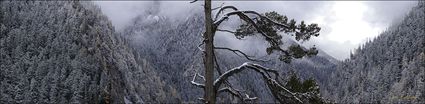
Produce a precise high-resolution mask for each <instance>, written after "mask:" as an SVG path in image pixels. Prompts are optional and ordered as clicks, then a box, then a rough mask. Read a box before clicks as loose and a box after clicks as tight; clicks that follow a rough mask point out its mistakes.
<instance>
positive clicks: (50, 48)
mask: <svg viewBox="0 0 425 104" xmlns="http://www.w3.org/2000/svg"><path fill="white" fill-rule="evenodd" d="M0 5H1V6H0V30H1V31H0V33H1V35H0V57H1V58H0V69H1V73H0V83H1V84H0V103H64V104H65V103H89V102H90V103H107V102H110V103H124V102H125V101H132V102H159V101H173V99H169V98H165V96H171V93H169V92H173V89H171V88H170V87H166V86H167V85H166V84H165V83H164V82H163V81H161V80H160V78H159V77H158V75H157V74H156V73H155V71H152V70H153V67H151V65H150V64H149V62H147V61H145V60H143V59H142V58H138V57H135V56H134V53H133V52H132V49H131V48H129V47H128V46H127V43H126V42H125V41H124V40H123V38H122V37H121V36H120V35H117V34H116V33H115V31H114V27H113V26H112V25H111V23H110V21H109V20H108V19H107V17H106V16H104V15H103V14H102V13H101V11H100V9H99V8H98V7H97V6H95V5H94V4H92V3H91V2H71V1H70V2H68V1H49V2H43V1H1V2H0Z"/></svg>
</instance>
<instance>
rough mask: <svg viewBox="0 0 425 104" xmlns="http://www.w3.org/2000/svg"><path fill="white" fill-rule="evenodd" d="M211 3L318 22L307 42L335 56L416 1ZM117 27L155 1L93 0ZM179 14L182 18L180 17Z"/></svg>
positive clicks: (177, 8)
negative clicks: (318, 32)
mask: <svg viewBox="0 0 425 104" xmlns="http://www.w3.org/2000/svg"><path fill="white" fill-rule="evenodd" d="M213 3H214V4H213V6H219V5H221V4H222V3H224V5H235V6H237V7H238V8H239V9H240V10H256V11H258V12H267V11H276V12H278V13H280V14H284V15H287V16H288V18H293V19H295V20H305V22H306V23H318V24H319V26H320V27H322V30H321V32H320V36H319V37H315V38H313V39H312V40H310V41H309V42H306V43H304V44H305V45H307V46H311V45H313V44H315V45H316V46H317V47H318V48H320V49H322V50H323V51H325V52H326V53H328V54H329V55H331V56H333V57H335V58H337V59H340V60H342V59H345V58H347V57H348V56H349V52H350V50H353V49H354V48H357V47H358V46H359V45H361V44H362V43H364V42H365V41H366V40H368V39H373V38H374V37H376V36H378V35H379V33H381V32H382V31H384V30H385V29H386V28H387V27H388V26H389V25H390V24H392V23H393V22H398V21H400V19H401V18H402V17H403V16H405V15H406V14H407V12H408V11H409V10H410V9H411V7H413V6H415V5H416V4H417V3H416V1H217V2H213ZM96 4H98V5H100V6H101V8H102V11H103V12H104V13H105V14H106V15H107V16H108V17H109V18H110V19H111V20H112V23H113V24H114V26H115V27H116V29H117V30H118V31H120V30H122V29H123V28H124V27H125V26H126V25H127V24H128V23H129V22H130V20H131V19H132V18H134V17H136V16H137V15H138V14H141V13H143V12H144V10H146V9H149V8H152V6H151V5H154V4H155V3H154V1H96ZM201 4H202V1H201V2H197V3H194V4H190V3H189V2H188V1H160V5H159V6H156V7H155V8H159V9H160V13H159V15H164V16H169V17H175V18H174V19H176V20H180V19H184V17H186V16H184V14H188V13H190V12H194V11H197V10H202V6H201ZM180 17H182V18H180Z"/></svg>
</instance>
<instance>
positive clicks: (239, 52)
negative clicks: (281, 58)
mask: <svg viewBox="0 0 425 104" xmlns="http://www.w3.org/2000/svg"><path fill="white" fill-rule="evenodd" d="M214 49H223V50H228V51H232V52H233V53H235V54H236V55H238V56H240V55H242V56H244V57H245V58H246V59H247V60H250V61H258V62H266V61H265V60H259V59H253V58H251V57H252V56H249V55H247V54H245V53H244V52H242V51H241V50H236V49H231V48H226V47H214Z"/></svg>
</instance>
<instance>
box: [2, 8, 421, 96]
mask: <svg viewBox="0 0 425 104" xmlns="http://www.w3.org/2000/svg"><path fill="white" fill-rule="evenodd" d="M153 4H155V5H161V4H160V3H159V2H156V3H153ZM187 5H193V4H190V3H187ZM424 8H425V6H424V2H423V1H420V2H419V3H418V6H416V7H415V8H413V9H412V11H411V12H410V13H409V14H408V15H406V17H405V18H404V19H403V20H401V22H400V23H398V24H394V25H393V26H391V27H389V28H388V29H387V30H386V31H384V32H383V33H382V34H381V35H380V36H378V37H377V38H376V39H373V40H371V41H369V42H367V43H365V44H364V45H362V46H361V47H359V48H358V49H356V50H355V51H353V53H352V55H351V57H350V59H348V60H344V61H337V60H335V59H334V58H333V57H331V56H329V55H327V54H326V53H325V52H323V51H322V50H320V49H317V51H318V54H317V55H315V56H311V57H303V58H301V56H303V55H297V54H292V55H293V57H298V56H300V58H299V59H297V60H291V63H289V64H287V63H284V62H282V60H280V59H279V58H280V57H281V55H280V54H276V53H274V54H270V55H266V56H261V55H260V53H261V54H263V53H265V54H267V52H264V51H265V50H267V48H269V47H268V46H269V45H268V43H267V42H266V43H264V44H263V43H261V42H258V41H252V40H254V39H255V38H259V37H256V35H253V34H251V33H256V32H258V31H256V30H250V28H246V27H249V26H250V25H247V24H244V25H241V27H238V28H239V31H238V30H235V31H233V32H239V33H243V34H237V35H231V36H229V37H232V38H234V37H236V40H237V39H238V38H240V39H242V40H241V41H242V42H245V43H243V45H241V46H250V47H256V49H250V48H245V49H237V48H235V50H242V51H243V52H246V54H247V55H253V56H260V57H255V58H254V57H250V58H252V59H259V60H263V59H265V60H266V61H265V62H261V61H259V62H255V63H257V64H256V65H261V66H263V67H267V68H270V69H274V70H275V71H276V72H277V73H278V75H279V77H277V78H276V81H277V82H278V83H279V85H282V86H283V87H285V88H287V89H288V90H291V92H293V93H298V94H302V93H306V92H310V93H311V94H310V95H315V96H309V97H307V98H308V99H310V101H312V102H310V103H316V102H314V101H317V100H318V98H317V97H316V96H323V97H325V98H328V99H331V100H332V101H334V102H337V103H418V102H419V103H421V102H424V100H423V99H425V98H424V97H425V95H424V93H423V92H425V91H424V89H423V88H424V82H425V77H424V70H425V69H424V66H425V65H424V63H425V62H424V60H425V55H424V50H425V49H424V47H425V42H424V39H425V37H424V34H425V32H424V30H425V27H424V26H425V24H424V22H425V21H424V20H425V18H424V17H425V16H424V11H425V9H424ZM140 11H143V14H141V15H138V16H137V17H136V18H133V19H132V20H131V24H129V25H128V26H126V27H125V28H124V30H123V31H122V32H117V31H115V27H114V25H113V24H111V22H110V20H109V19H108V17H107V16H105V15H104V14H103V13H102V11H101V10H100V7H99V6H97V5H95V4H93V3H92V2H91V1H5V0H3V1H0V103H2V104H3V103H4V104H9V103H60V104H62V103H65V104H67V103H118V104H122V103H127V104H132V103H136V104H137V103H202V101H201V100H198V98H200V97H203V92H204V91H203V89H201V88H198V87H196V86H193V85H192V83H191V81H192V80H193V78H194V77H196V80H195V81H196V82H202V81H203V79H202V78H200V77H199V76H197V75H203V74H205V73H204V71H203V70H202V69H204V65H203V60H202V57H203V56H202V51H201V50H199V49H198V46H199V43H202V41H203V40H202V36H201V34H202V33H203V32H204V28H202V27H204V26H205V17H204V15H203V13H202V10H193V11H191V12H188V13H189V14H187V15H184V16H180V17H179V18H181V19H182V20H178V21H176V20H175V19H174V17H173V16H170V15H162V14H160V13H158V12H160V10H158V8H156V7H152V8H150V9H146V10H140ZM261 15H263V16H268V17H280V19H281V20H285V18H283V17H281V16H278V15H277V13H273V12H269V13H265V14H261ZM272 15H274V16H272ZM250 16H251V15H250ZM257 19H259V18H257ZM273 19H278V18H273ZM287 22H290V20H288V21H287ZM258 23H259V22H258ZM263 23H264V24H263V25H264V28H263V29H269V28H268V27H267V26H268V25H267V24H269V23H268V22H263ZM259 24H262V23H259ZM273 28H276V27H273ZM220 29H221V30H224V29H227V28H220ZM231 32H232V31H231ZM272 32H273V31H272ZM248 34H250V35H248ZM216 35H217V36H218V35H229V34H216ZM294 35H295V36H296V35H297V34H294ZM289 37H291V36H289ZM223 38H228V37H218V38H217V39H216V40H214V43H216V44H218V45H220V46H221V45H222V46H229V48H234V47H231V45H232V44H234V42H233V41H229V40H225V39H223ZM261 39H262V38H260V39H257V40H261ZM283 39H285V38H284V37H282V41H285V42H287V43H283V44H286V45H288V47H289V46H290V45H294V46H295V47H292V48H293V49H295V51H296V50H297V49H299V48H301V49H307V48H305V47H303V46H302V45H299V44H298V43H297V42H296V41H297V39H296V38H294V39H289V40H283ZM298 39H300V40H303V38H298ZM289 44H290V45H289ZM298 45H299V47H298ZM235 46H238V45H235ZM214 55H215V56H216V57H218V58H217V61H216V63H215V64H218V65H219V68H220V69H222V72H224V71H225V70H227V69H232V68H235V67H237V66H240V65H243V64H244V63H245V62H249V61H252V60H250V59H247V58H246V57H244V56H243V55H241V56H242V57H241V56H238V55H236V54H234V53H233V52H232V51H227V50H223V49H220V50H216V51H214ZM304 55H305V54H304ZM281 59H285V58H284V57H282V58H281ZM251 66H253V65H251ZM254 66H255V65H254ZM218 74H219V73H218V72H215V75H218ZM270 76H271V77H273V78H274V75H270ZM312 79H314V80H312ZM227 81H228V83H231V84H232V87H233V88H234V89H241V90H242V91H241V92H243V93H244V94H243V95H244V96H243V97H246V95H249V97H247V98H254V97H257V99H256V100H255V101H254V102H256V103H257V102H258V103H278V102H279V101H278V100H279V99H276V98H275V96H274V93H276V92H279V91H276V92H272V91H270V88H269V87H267V82H266V81H264V80H263V75H262V74H258V73H257V72H255V71H241V72H240V73H239V74H235V75H234V76H232V77H229V78H228V80H227ZM222 87H223V86H222ZM281 90H282V89H281ZM282 91H283V90H282ZM245 94H246V95H245ZM286 101H287V100H284V101H281V102H286ZM216 102H217V103H240V102H241V101H240V99H239V98H238V97H234V96H233V95H232V94H231V93H220V94H217V99H216Z"/></svg>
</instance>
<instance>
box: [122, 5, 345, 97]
mask: <svg viewBox="0 0 425 104" xmlns="http://www.w3.org/2000/svg"><path fill="white" fill-rule="evenodd" d="M192 13H193V14H189V15H188V16H187V17H186V19H185V20H179V21H175V20H172V19H171V18H172V17H165V16H161V15H160V14H158V13H152V12H150V11H148V13H146V14H144V15H140V16H138V17H136V18H135V19H133V22H132V24H131V25H130V26H128V27H127V28H125V30H124V31H123V32H122V35H123V36H124V37H126V39H127V40H129V43H130V47H132V48H134V50H135V51H136V52H137V53H138V56H137V57H142V58H145V59H146V60H147V61H148V62H150V63H152V66H153V67H154V69H155V71H156V73H158V75H159V77H160V78H161V79H163V80H164V82H165V83H167V84H168V85H170V86H172V87H173V88H175V89H176V90H177V93H178V94H179V96H180V97H181V101H182V102H198V103H199V100H197V99H198V98H199V97H202V96H203V91H202V89H200V88H197V87H195V86H193V85H191V84H190V81H191V80H192V77H193V75H194V74H195V72H199V73H203V72H204V71H203V70H202V69H203V61H202V55H201V52H200V51H199V50H198V48H197V46H198V45H199V44H200V42H201V33H202V31H203V27H204V18H203V15H202V12H201V11H195V12H192ZM217 41H220V42H218V44H219V43H226V41H224V40H217ZM287 43H292V44H296V42H295V41H293V40H291V39H288V41H287ZM252 47H255V46H252ZM255 50H257V49H255ZM249 53H253V54H255V52H249ZM263 53H265V52H263ZM217 55H218V56H219V58H218V60H219V62H220V65H221V66H220V68H221V69H222V71H225V70H228V69H230V68H233V67H236V66H239V65H241V64H242V63H243V62H247V61H248V60H246V59H244V58H242V57H239V56H236V55H234V54H233V53H232V52H226V51H218V52H217ZM264 55H265V54H262V55H260V56H264ZM263 58H265V59H271V61H269V62H262V63H260V64H262V65H265V66H267V67H270V68H274V69H277V70H279V71H280V73H281V74H283V75H285V74H286V73H287V72H288V71H289V70H294V71H296V72H298V73H299V74H300V75H301V77H302V78H304V79H307V78H310V77H313V78H316V79H318V82H319V83H320V84H322V83H321V82H324V83H325V82H328V81H327V80H328V79H326V78H328V77H326V76H327V74H326V73H330V72H331V71H333V69H335V66H336V64H337V63H338V62H339V61H337V60H335V59H334V58H333V57H331V56H329V55H327V54H326V53H324V52H323V51H320V53H319V55H318V56H314V57H311V58H304V59H300V60H294V61H293V63H292V64H285V63H284V62H282V61H279V60H278V59H277V58H276V56H266V57H263ZM283 77H285V76H283ZM230 82H231V83H234V85H235V86H236V87H237V88H239V89H242V90H247V91H248V92H250V94H251V95H252V96H258V97H259V98H260V100H259V102H273V103H274V102H276V100H275V99H274V97H273V96H272V94H271V92H270V91H269V90H268V88H267V87H266V86H265V84H264V82H263V80H262V79H261V76H260V75H258V74H257V73H254V72H250V71H247V72H243V74H242V75H239V76H238V77H235V78H234V79H232V80H231V81H230ZM219 96H220V98H219V102H237V101H238V100H237V99H235V98H232V97H231V95H227V94H222V95H219Z"/></svg>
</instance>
